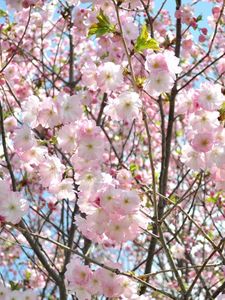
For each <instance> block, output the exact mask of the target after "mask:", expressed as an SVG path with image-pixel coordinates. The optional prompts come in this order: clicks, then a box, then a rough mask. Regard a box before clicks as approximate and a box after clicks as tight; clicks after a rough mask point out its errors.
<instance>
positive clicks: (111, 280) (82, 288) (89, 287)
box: [65, 256, 146, 300]
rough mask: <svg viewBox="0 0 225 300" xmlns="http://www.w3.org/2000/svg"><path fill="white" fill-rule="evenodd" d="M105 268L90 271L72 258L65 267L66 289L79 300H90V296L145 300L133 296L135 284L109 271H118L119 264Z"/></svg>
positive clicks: (75, 258) (109, 264) (108, 265)
mask: <svg viewBox="0 0 225 300" xmlns="http://www.w3.org/2000/svg"><path fill="white" fill-rule="evenodd" d="M105 266H106V268H98V269H95V270H92V269H91V268H90V266H88V265H83V264H82V262H81V260H80V259H79V258H78V257H76V256H74V257H73V258H72V259H71V261H70V263H69V264H68V265H67V271H66V274H65V276H66V280H67V281H68V289H69V290H70V291H71V293H75V294H76V297H78V299H79V300H90V299H92V296H99V295H103V296H105V297H109V298H115V297H122V299H124V300H125V299H127V300H128V299H129V300H135V299H142V300H144V299H146V298H145V297H144V296H143V297H141V296H135V293H134V291H135V288H136V284H135V283H134V282H133V281H132V280H131V279H129V278H126V277H124V276H121V275H117V274H116V272H113V271H110V270H118V269H119V267H120V266H119V264H113V263H108V264H106V265H105Z"/></svg>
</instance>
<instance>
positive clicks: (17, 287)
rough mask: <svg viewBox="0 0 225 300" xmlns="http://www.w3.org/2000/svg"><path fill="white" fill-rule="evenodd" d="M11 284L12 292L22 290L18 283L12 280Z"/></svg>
mask: <svg viewBox="0 0 225 300" xmlns="http://www.w3.org/2000/svg"><path fill="white" fill-rule="evenodd" d="M9 284H10V287H11V290H12V291H18V290H20V286H19V283H18V282H15V281H12V280H10V281H9Z"/></svg>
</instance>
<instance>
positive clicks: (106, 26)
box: [88, 9, 116, 37]
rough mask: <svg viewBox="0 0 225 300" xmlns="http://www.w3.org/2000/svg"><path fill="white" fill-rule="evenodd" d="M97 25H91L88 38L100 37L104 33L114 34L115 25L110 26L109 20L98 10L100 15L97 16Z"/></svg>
mask: <svg viewBox="0 0 225 300" xmlns="http://www.w3.org/2000/svg"><path fill="white" fill-rule="evenodd" d="M97 20H98V23H95V24H93V25H91V27H90V28H89V31H88V37H91V36H93V35H96V37H100V36H102V35H104V34H106V33H113V32H115V30H116V28H115V25H113V24H111V23H110V21H109V18H108V17H107V16H106V15H104V12H103V10H102V9H100V13H99V15H98V16H97Z"/></svg>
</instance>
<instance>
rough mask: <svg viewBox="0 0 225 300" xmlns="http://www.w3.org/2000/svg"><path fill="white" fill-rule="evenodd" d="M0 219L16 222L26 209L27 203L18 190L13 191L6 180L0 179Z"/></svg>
mask: <svg viewBox="0 0 225 300" xmlns="http://www.w3.org/2000/svg"><path fill="white" fill-rule="evenodd" d="M0 191H1V192H0V218H1V221H6V222H10V223H13V224H17V223H18V222H19V221H20V220H21V218H22V217H23V216H24V215H25V214H26V213H27V211H28V203H27V201H26V200H25V199H23V198H22V197H21V194H20V193H19V192H13V191H11V189H10V186H9V184H8V182H7V181H5V180H0Z"/></svg>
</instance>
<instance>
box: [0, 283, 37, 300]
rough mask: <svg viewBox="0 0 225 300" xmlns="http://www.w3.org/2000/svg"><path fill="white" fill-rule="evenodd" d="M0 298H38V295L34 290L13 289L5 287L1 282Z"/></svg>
mask: <svg viewBox="0 0 225 300" xmlns="http://www.w3.org/2000/svg"><path fill="white" fill-rule="evenodd" d="M0 299H1V300H14V299H21V300H36V299H37V296H36V295H35V293H34V292H33V291H32V290H26V291H18V290H15V291H12V290H11V289H9V288H8V287H5V286H4V285H2V284H1V283H0Z"/></svg>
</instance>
